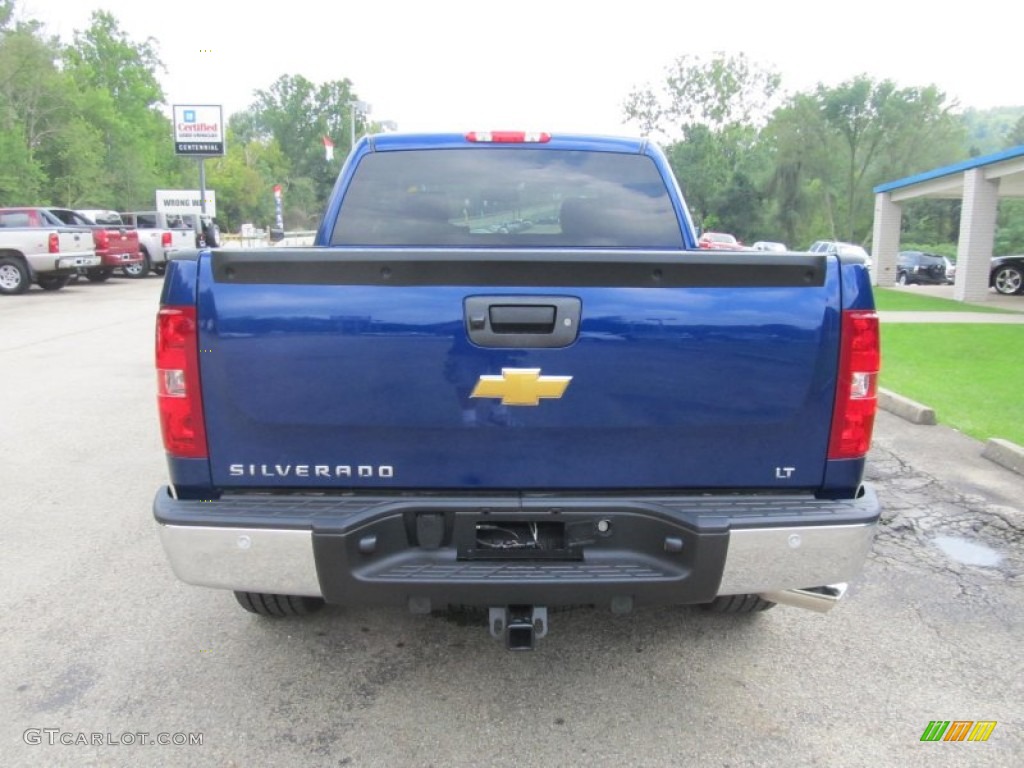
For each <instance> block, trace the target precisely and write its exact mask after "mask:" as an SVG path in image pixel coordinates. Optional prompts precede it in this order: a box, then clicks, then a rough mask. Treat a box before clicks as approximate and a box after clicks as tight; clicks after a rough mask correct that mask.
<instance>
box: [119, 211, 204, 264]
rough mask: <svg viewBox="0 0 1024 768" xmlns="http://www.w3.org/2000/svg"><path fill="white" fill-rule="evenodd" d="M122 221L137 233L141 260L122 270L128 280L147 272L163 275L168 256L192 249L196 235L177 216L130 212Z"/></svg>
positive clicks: (122, 217)
mask: <svg viewBox="0 0 1024 768" xmlns="http://www.w3.org/2000/svg"><path fill="white" fill-rule="evenodd" d="M121 219H122V220H123V221H124V223H125V224H127V225H128V226H130V227H135V228H136V229H137V230H138V231H139V247H140V249H141V250H142V255H143V259H142V262H141V263H139V264H134V265H132V266H128V267H124V268H123V271H124V272H125V274H127V275H129V276H130V277H145V276H146V275H147V274H149V272H150V271H153V272H156V273H157V274H158V275H162V274H163V273H164V269H165V268H166V266H167V256H168V254H170V253H171V252H172V251H176V250H179V249H182V248H195V247H196V241H195V232H194V231H193V229H192V227H191V225H190V224H189V222H187V221H185V220H184V218H183V217H182V216H180V215H179V214H177V213H164V212H163V211H131V212H129V213H122V214H121Z"/></svg>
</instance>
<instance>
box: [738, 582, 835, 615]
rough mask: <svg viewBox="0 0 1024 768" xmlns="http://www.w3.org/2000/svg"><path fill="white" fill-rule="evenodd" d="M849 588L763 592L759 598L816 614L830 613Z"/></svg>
mask: <svg viewBox="0 0 1024 768" xmlns="http://www.w3.org/2000/svg"><path fill="white" fill-rule="evenodd" d="M848 586H849V585H847V584H826V585H825V586H823V587H805V588H803V589H784V590H780V591H778V592H761V593H759V595H758V596H759V597H761V598H763V599H765V600H771V601H772V602H773V603H779V604H780V605H791V606H793V607H794V608H805V609H806V610H808V611H814V612H816V613H828V612H829V611H831V610H832V609H833V608H834V607H835V606H836V603H838V602H839V601H840V600H842V599H843V595H845V594H846V590H847V587H848Z"/></svg>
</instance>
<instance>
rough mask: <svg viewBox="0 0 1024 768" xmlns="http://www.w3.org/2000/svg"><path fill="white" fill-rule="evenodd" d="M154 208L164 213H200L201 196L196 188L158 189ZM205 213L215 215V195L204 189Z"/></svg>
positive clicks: (201, 205) (201, 207)
mask: <svg viewBox="0 0 1024 768" xmlns="http://www.w3.org/2000/svg"><path fill="white" fill-rule="evenodd" d="M156 209H157V210H158V211H163V212H164V213H197V214H198V213H202V210H203V196H202V194H201V193H200V192H199V190H198V189H158V190H157V191H156ZM206 215H207V216H216V215H217V195H216V194H215V193H214V191H213V190H212V189H208V190H206Z"/></svg>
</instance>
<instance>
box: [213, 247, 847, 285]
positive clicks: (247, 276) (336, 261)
mask: <svg viewBox="0 0 1024 768" xmlns="http://www.w3.org/2000/svg"><path fill="white" fill-rule="evenodd" d="M827 258H828V257H827V256H825V255H823V254H772V255H767V254H755V253H730V252H717V253H714V254H707V253H704V252H700V251H631V250H607V249H606V250H600V249H581V250H569V249H550V250H540V249H532V250H521V251H516V250H506V249H479V248H466V249H448V250H445V249H422V250H392V249H366V248H356V249H348V248H344V249H343V248H312V249H310V248H275V249H273V250H252V251H242V250H237V251H229V250H217V251H213V253H212V267H213V276H214V280H215V281H216V282H218V283H238V284H244V285H254V284H275V285H377V286H396V287H408V286H431V285H448V286H455V285H465V286H524V287H564V286H573V287H580V288H741V287H743V288H802V287H820V286H822V285H824V284H825V272H826V263H827V261H826V260H827Z"/></svg>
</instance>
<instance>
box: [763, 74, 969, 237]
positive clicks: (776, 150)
mask: <svg viewBox="0 0 1024 768" xmlns="http://www.w3.org/2000/svg"><path fill="white" fill-rule="evenodd" d="M766 134H767V135H768V136H770V137H771V139H772V142H773V145H774V147H773V154H774V158H775V175H774V177H773V181H774V184H773V187H772V188H773V189H774V191H775V192H776V200H777V202H778V203H779V207H778V208H777V215H784V214H785V213H787V212H788V210H789V209H787V208H786V207H784V205H783V203H782V200H781V198H779V197H778V195H779V194H782V195H784V196H786V197H788V198H789V202H794V203H796V204H798V205H799V206H800V207H801V208H802V209H803V210H802V213H803V215H804V219H805V220H809V221H812V222H813V223H814V227H815V230H814V231H813V232H808V231H807V227H803V228H802V229H803V230H804V232H803V235H804V236H805V237H810V239H816V238H817V237H828V238H831V239H838V240H847V241H851V242H866V241H867V239H868V237H869V236H870V233H871V221H872V216H873V213H872V212H873V206H872V192H871V190H872V187H874V186H875V185H877V184H880V183H882V182H884V181H889V180H892V179H896V178H899V177H901V176H906V175H909V174H911V173H915V172H918V171H923V170H927V169H928V168H931V167H935V166H936V165H942V164H945V163H948V162H951V161H953V160H954V159H956V158H957V157H959V156H960V155H961V154H962V146H963V129H962V126H961V125H960V123H959V122H958V120H957V119H956V117H955V116H954V115H953V113H952V105H950V104H947V102H946V97H945V95H944V94H943V93H942V92H941V91H939V90H938V88H936V87H935V86H933V85H930V86H926V87H923V88H898V87H897V86H896V85H895V84H894V83H893V82H892V81H889V80H883V81H881V82H875V81H873V80H871V79H870V78H868V77H866V76H861V77H858V78H854V79H853V80H850V81H848V82H845V83H842V84H840V85H838V86H835V87H827V86H825V85H821V84H819V85H818V86H817V88H816V89H815V90H814V91H813V92H811V93H800V94H796V95H795V96H793V97H791V98H790V100H789V101H788V103H787V104H785V105H784V106H783V107H782V108H781V109H779V110H777V111H776V113H775V115H774V116H773V119H772V121H771V123H770V124H769V126H768V128H767V131H766ZM798 188H802V189H805V190H806V191H807V193H808V196H807V197H803V196H801V195H799V194H796V189H798ZM780 223H783V224H784V225H785V226H786V227H787V229H789V230H790V231H791V232H793V233H794V235H795V234H796V232H797V229H798V228H797V227H796V226H795V223H794V222H793V221H789V222H786V221H785V220H784V219H783V220H781V221H780ZM797 236H799V235H797Z"/></svg>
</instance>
